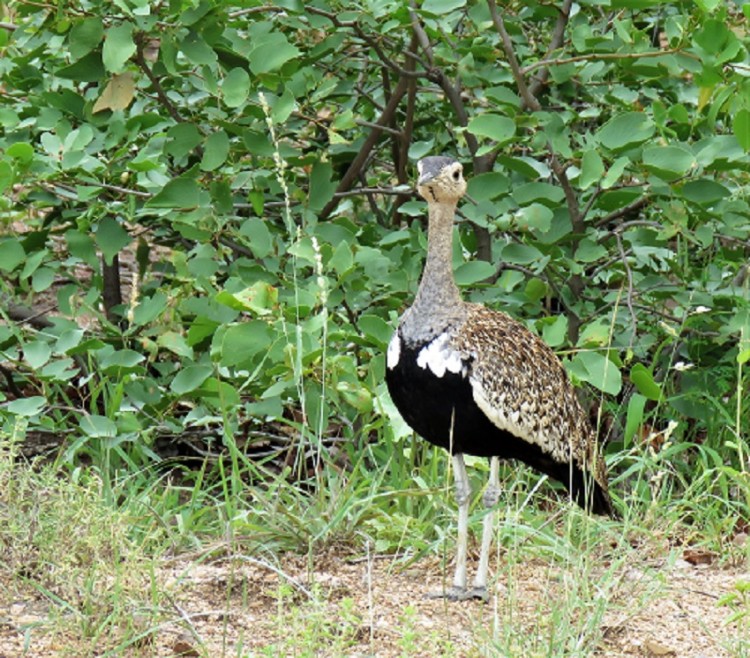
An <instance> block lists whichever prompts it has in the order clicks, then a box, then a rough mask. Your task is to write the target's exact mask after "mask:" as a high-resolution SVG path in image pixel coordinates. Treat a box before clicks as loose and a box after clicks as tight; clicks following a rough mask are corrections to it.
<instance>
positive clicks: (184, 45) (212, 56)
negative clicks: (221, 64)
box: [180, 30, 216, 66]
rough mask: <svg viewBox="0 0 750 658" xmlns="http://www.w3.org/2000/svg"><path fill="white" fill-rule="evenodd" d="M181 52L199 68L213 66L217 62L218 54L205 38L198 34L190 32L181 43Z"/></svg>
mask: <svg viewBox="0 0 750 658" xmlns="http://www.w3.org/2000/svg"><path fill="white" fill-rule="evenodd" d="M180 50H182V52H183V53H185V57H187V58H188V59H189V60H190V61H191V62H192V63H193V64H197V65H198V66H203V65H211V64H214V63H215V62H216V53H215V52H214V49H213V48H211V46H209V45H208V44H207V43H206V41H205V40H204V39H203V37H202V36H201V35H200V34H198V33H197V32H194V31H192V30H191V31H190V32H188V34H186V35H185V38H184V39H183V40H182V42H181V43H180Z"/></svg>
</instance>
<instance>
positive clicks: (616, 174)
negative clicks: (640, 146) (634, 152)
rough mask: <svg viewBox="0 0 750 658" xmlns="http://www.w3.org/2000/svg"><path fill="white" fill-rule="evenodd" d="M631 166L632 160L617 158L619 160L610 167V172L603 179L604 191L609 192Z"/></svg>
mask: <svg viewBox="0 0 750 658" xmlns="http://www.w3.org/2000/svg"><path fill="white" fill-rule="evenodd" d="M629 164H630V160H629V159H628V158H625V157H622V158H617V160H615V161H614V162H613V163H612V165H611V166H610V168H609V171H607V173H606V174H605V176H604V178H602V184H601V187H602V189H603V190H608V189H609V188H610V187H612V186H613V185H614V184H615V183H616V182H617V181H618V180H620V176H622V174H623V173H624V172H625V169H626V168H627V166H628V165H629Z"/></svg>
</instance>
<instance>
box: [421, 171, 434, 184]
mask: <svg viewBox="0 0 750 658" xmlns="http://www.w3.org/2000/svg"><path fill="white" fill-rule="evenodd" d="M433 178H435V172H432V171H425V172H424V173H422V174H420V176H419V179H418V180H417V185H419V186H421V185H427V183H429V182H430V181H431V180H432V179H433Z"/></svg>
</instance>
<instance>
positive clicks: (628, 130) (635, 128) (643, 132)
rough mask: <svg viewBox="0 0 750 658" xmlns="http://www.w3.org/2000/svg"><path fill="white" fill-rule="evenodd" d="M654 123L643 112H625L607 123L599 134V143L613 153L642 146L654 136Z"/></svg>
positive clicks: (597, 135)
mask: <svg viewBox="0 0 750 658" xmlns="http://www.w3.org/2000/svg"><path fill="white" fill-rule="evenodd" d="M654 130H655V128H654V123H653V121H651V119H650V118H649V116H648V115H647V114H644V113H643V112H625V113H624V114H619V115H617V116H615V117H613V118H612V119H610V120H609V121H607V123H605V124H604V125H603V126H602V127H601V128H600V129H599V131H598V132H597V134H596V137H597V138H598V140H599V143H600V144H601V145H602V146H604V147H605V148H608V149H610V150H612V151H618V150H621V149H624V148H627V147H629V146H633V145H634V144H640V143H641V142H645V141H646V140H647V139H649V138H651V137H652V136H653V134H654Z"/></svg>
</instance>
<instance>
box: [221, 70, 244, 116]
mask: <svg viewBox="0 0 750 658" xmlns="http://www.w3.org/2000/svg"><path fill="white" fill-rule="evenodd" d="M220 88H221V93H222V95H223V97H224V104H225V105H226V106H227V107H232V108H235V107H240V106H241V105H243V104H244V103H245V101H246V100H247V97H248V95H249V94H250V76H249V75H248V73H247V71H246V70H245V69H242V68H234V69H232V70H231V71H229V73H227V75H226V77H225V78H224V79H223V80H222V81H221V85H220Z"/></svg>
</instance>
